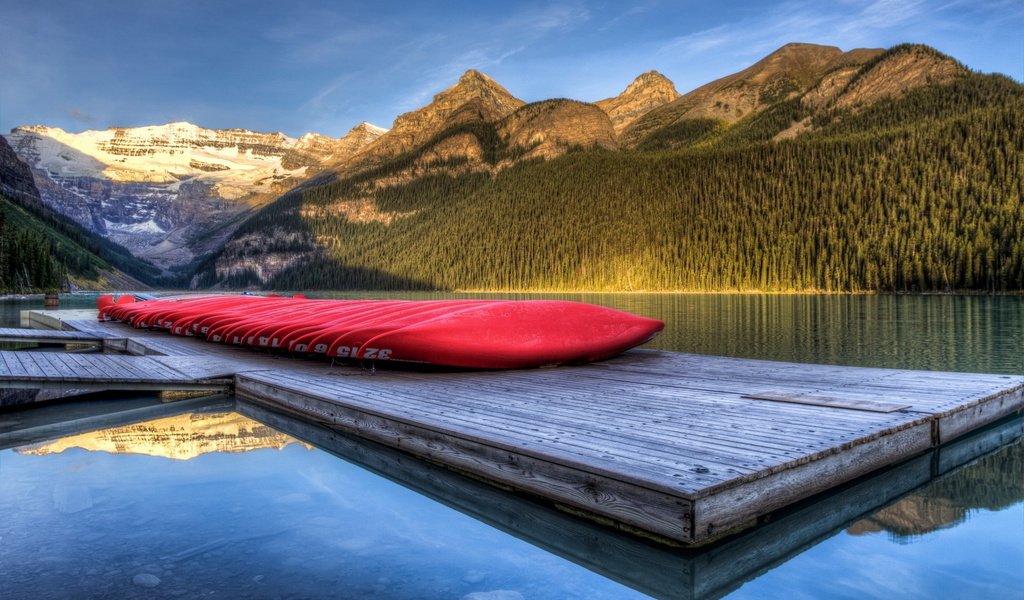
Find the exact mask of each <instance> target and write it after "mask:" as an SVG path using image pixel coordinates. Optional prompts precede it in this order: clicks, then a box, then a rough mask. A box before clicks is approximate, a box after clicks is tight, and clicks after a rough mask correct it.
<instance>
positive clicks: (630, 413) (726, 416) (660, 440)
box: [0, 311, 1024, 544]
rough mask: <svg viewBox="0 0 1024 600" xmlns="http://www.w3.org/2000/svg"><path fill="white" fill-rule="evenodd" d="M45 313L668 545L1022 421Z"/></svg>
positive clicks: (673, 374)
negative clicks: (431, 361)
mask: <svg viewBox="0 0 1024 600" xmlns="http://www.w3.org/2000/svg"><path fill="white" fill-rule="evenodd" d="M38 312H42V311H38ZM53 312H54V311H50V314H49V315H47V316H46V318H47V319H49V320H50V321H51V323H52V322H56V323H58V324H59V326H60V327H62V328H65V329H72V330H76V331H91V332H102V333H105V334H109V335H112V336H120V337H123V338H125V339H126V349H127V350H128V351H129V352H131V353H133V354H138V355H142V356H129V357H122V358H125V359H135V360H139V359H146V358H149V359H152V360H155V361H157V363H158V364H160V365H162V368H164V369H172V370H174V371H175V372H177V373H179V374H181V375H183V376H186V377H192V378H194V379H199V378H211V377H226V376H231V377H232V378H233V381H234V388H235V392H236V394H237V395H238V396H239V397H241V398H246V399H249V400H252V401H254V402H257V403H261V404H264V405H267V406H271V407H273V408H275V409H277V410H286V411H290V412H292V413H296V414H298V415H301V416H302V417H303V418H304V419H306V420H309V421H313V422H317V423H322V424H326V425H329V426H330V427H332V428H337V429H341V430H344V431H349V432H352V433H354V434H355V435H358V436H360V437H362V438H366V439H369V440H372V441H375V442H378V443H380V444H383V445H385V446H389V447H392V448H397V449H399V450H402V451H404V452H407V453H410V454H412V455H415V456H417V457H419V458H423V459H427V460H429V461H432V462H436V463H438V464H441V465H444V466H446V467H449V468H453V469H456V470H458V471H463V472H466V473H469V474H472V475H473V476H475V477H478V478H481V479H484V480H487V481H490V482H493V483H496V484H498V485H501V486H504V487H507V488H512V489H515V490H519V491H522V492H525V493H528V494H532V495H534V496H536V497H538V498H541V499H544V500H545V501H548V502H552V503H554V504H555V505H556V506H559V507H561V508H563V509H565V510H568V511H570V512H573V513H577V514H582V515H585V516H588V517H591V518H594V519H597V520H600V521H602V522H605V523H608V524H610V525H614V526H617V527H620V528H622V529H626V530H628V531H631V532H634V533H640V534H642V535H647V536H651V537H655V538H657V539H661V540H663V541H670V542H674V543H681V544H698V543H703V542H706V541H708V540H712V539H715V538H717V537H720V536H722V535H724V534H728V533H730V532H733V531H737V530H739V529H742V528H745V527H747V526H749V525H751V524H753V523H755V522H756V521H757V520H758V519H759V518H761V517H764V516H765V515H767V514H769V513H771V512H773V511H776V510H778V509H780V508H783V507H785V506H788V505H791V504H793V503H795V502H797V501H799V500H802V499H804V498H807V497H809V496H811V495H813V494H817V493H820V492H823V491H826V490H829V489H831V488H834V487H836V486H838V485H840V484H843V483H844V482H848V481H850V480H852V479H855V478H857V477H860V476H862V475H865V474H867V473H870V472H873V471H876V470H878V469H880V468H883V467H886V466H888V465H893V464H896V463H899V462H901V461H904V460H907V459H908V458H911V457H914V456H918V455H921V454H922V453H925V452H927V451H928V450H930V449H931V448H934V447H936V446H938V445H939V444H942V443H945V442H948V441H950V440H953V439H955V438H958V437H960V436H961V435H963V434H964V433H966V432H968V431H970V430H972V429H976V428H978V427H981V426H983V425H985V424H987V423H991V422H993V421H995V420H997V419H999V418H1001V417H1003V416H1006V415H1008V414H1010V413H1013V412H1015V411H1019V410H1021V408H1022V407H1024V377H1021V376H1007V375H980V374H969V373H943V372H920V371H907V370H892V369H866V368H854V367H838V366H828V365H807V364H793V363H780V362H769V361H758V360H746V359H735V358H722V357H711V356H699V355H690V354H679V353H670V352H657V351H642V350H641V351H632V352H629V353H626V354H625V355H623V356H621V357H618V358H615V359H612V360H609V361H605V362H602V363H599V364H594V365H588V366H583V367H563V368H558V369H540V370H529V371H502V372H429V373H424V372H413V371H400V370H378V371H376V372H375V373H373V372H371V371H367V370H365V369H363V368H360V367H333V368H332V367H329V366H327V365H326V363H321V362H317V361H312V360H303V359H290V358H281V357H277V356H273V355H271V354H268V353H266V352H259V351H253V350H249V349H244V348H238V347H230V346H224V345H220V344H213V343H207V342H204V341H202V340H199V339H195V338H180V337H172V336H169V335H167V334H166V333H163V332H143V331H139V330H133V329H131V328H129V327H126V326H124V325H121V324H116V323H97V322H96V321H95V320H88V319H87V318H85V317H83V316H82V314H81V311H78V312H76V313H71V314H68V315H59V314H53ZM55 312H57V313H60V312H62V311H55ZM42 319H43V317H35V316H34V315H29V317H28V320H29V321H30V322H33V323H40V322H41V320H42ZM18 354H19V355H20V354H23V353H18ZM97 358H105V357H97ZM167 359H174V360H177V361H179V362H177V363H167V362H166V360H167ZM132 364H133V365H137V366H141V363H132ZM49 375H50V376H51V377H53V378H54V379H55V380H61V379H64V380H66V376H62V375H61V373H60V371H58V370H56V368H55V369H54V371H52V372H51V373H50V374H49ZM140 376H141V374H140ZM34 381H35V382H36V383H37V384H38V383H40V382H41V380H34ZM76 381H77V380H76ZM0 385H4V384H2V383H0ZM76 385H77V383H76Z"/></svg>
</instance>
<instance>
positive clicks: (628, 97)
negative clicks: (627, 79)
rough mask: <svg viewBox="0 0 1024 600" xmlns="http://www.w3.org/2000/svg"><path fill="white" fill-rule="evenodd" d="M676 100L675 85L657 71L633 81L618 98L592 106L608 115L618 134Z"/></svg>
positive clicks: (677, 95)
mask: <svg viewBox="0 0 1024 600" xmlns="http://www.w3.org/2000/svg"><path fill="white" fill-rule="evenodd" d="M677 98H679V92H677V91H676V86H675V84H673V83H672V82H671V81H670V80H669V79H668V78H667V77H665V76H664V75H662V74H661V73H659V72H657V71H648V72H646V73H643V74H642V75H640V76H638V77H637V78H636V79H634V80H633V81H632V83H630V84H629V85H628V86H626V89H625V90H623V92H622V93H621V94H619V95H618V96H615V97H614V98H605V99H604V100H598V101H597V102H595V103H594V104H596V105H597V106H598V107H600V108H601V110H603V111H604V112H606V113H608V117H609V118H611V120H612V126H613V127H614V128H615V133H616V134H618V133H621V132H622V130H623V129H625V128H626V127H628V126H629V125H631V124H632V123H633V122H634V121H636V120H637V119H639V118H640V117H642V116H644V115H645V114H647V113H649V112H651V110H653V109H655V108H658V107H659V106H662V105H663V104H668V103H669V102H672V101H674V100H675V99H677Z"/></svg>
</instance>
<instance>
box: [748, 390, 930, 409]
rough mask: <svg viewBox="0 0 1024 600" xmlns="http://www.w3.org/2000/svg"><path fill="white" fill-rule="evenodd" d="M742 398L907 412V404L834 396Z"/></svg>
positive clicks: (757, 395)
mask: <svg viewBox="0 0 1024 600" xmlns="http://www.w3.org/2000/svg"><path fill="white" fill-rule="evenodd" d="M743 398H750V399H752V400H768V401H771V402H792V403H793V404H807V405H810V406H827V407H829V408H845V409H849V410H866V411H868V412H882V413H891V412H896V411H898V410H908V409H910V408H911V406H910V405H909V404H895V403H892V402H874V401H871V400H849V399H844V398H837V397H835V396H822V395H818V394H791V393H790V394H787V393H784V392H758V393H755V394H744V395H743Z"/></svg>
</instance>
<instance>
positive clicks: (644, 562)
mask: <svg viewBox="0 0 1024 600" xmlns="http://www.w3.org/2000/svg"><path fill="white" fill-rule="evenodd" d="M232 409H234V411H237V412H232ZM74 410H75V411H76V412H75V414H71V415H69V414H68V408H67V407H64V408H62V410H61V411H60V412H59V414H58V412H57V411H50V412H47V410H45V409H33V410H31V411H19V412H14V413H7V414H5V415H3V416H0V448H12V447H13V448H14V449H13V450H3V451H0V514H3V515H5V518H4V519H2V520H0V536H2V537H0V580H2V581H3V583H2V585H0V589H2V590H3V593H4V596H5V597H11V598H20V597H33V598H63V597H105V596H109V597H198V596H202V595H207V594H210V593H211V592H216V595H217V596H219V597H252V598H277V597H281V598H289V597H311V598H364V597H383V598H461V597H463V596H465V595H467V594H473V593H480V592H492V593H493V594H492V595H491V596H490V597H491V598H495V599H497V598H509V599H512V598H519V597H520V596H521V597H522V598H622V597H629V596H631V595H639V594H641V593H642V594H647V595H651V596H655V597H668V598H718V597H722V596H725V595H728V594H730V593H735V594H736V595H737V596H739V597H743V596H749V597H782V596H786V595H787V592H789V591H792V590H793V589H801V590H803V591H804V592H805V593H806V594H807V595H808V596H809V597H821V596H824V595H829V596H848V597H864V596H879V597H881V596H886V595H889V594H891V593H892V592H893V589H896V590H899V591H902V592H904V593H903V594H902V595H904V596H914V595H920V596H926V595H929V593H928V592H929V589H928V588H920V587H917V588H915V587H913V585H912V584H913V582H912V581H909V582H908V581H906V580H896V581H892V582H884V581H871V578H870V577H861V578H860V579H859V580H858V578H857V573H858V572H859V571H863V570H865V569H866V568H869V567H865V566H864V565H862V564H859V563H858V562H857V561H858V559H864V558H867V559H869V560H870V559H871V558H872V557H875V555H871V556H868V557H865V556H863V555H862V554H860V553H861V551H862V550H863V549H865V548H868V549H872V550H873V551H877V549H878V547H879V544H882V545H884V546H885V547H886V548H887V550H886V551H887V552H889V553H890V555H891V554H892V553H893V552H894V550H893V548H896V549H899V548H902V547H907V548H912V549H913V548H918V547H927V546H928V544H929V543H930V542H931V540H932V538H934V537H935V534H934V533H933V532H936V531H942V532H949V533H955V532H956V531H957V529H958V527H957V524H958V523H961V522H962V521H964V519H966V518H968V517H969V516H970V515H973V514H979V511H1002V513H999V514H1003V513H1006V512H1007V510H1006V509H1007V508H1008V507H1011V508H1012V511H1016V512H1021V508H1022V499H1024V489H1022V485H1024V479H1022V478H1024V476H1022V475H1021V473H1022V472H1024V444H1022V441H1021V436H1022V432H1024V420H1022V418H1021V417H1016V418H1014V419H1009V420H1004V421H1002V422H1000V423H998V424H996V425H995V426H993V427H989V428H987V429H985V430H983V431H980V432H978V433H976V434H974V435H971V436H969V437H967V438H963V439H961V440H959V441H957V442H954V443H952V444H948V445H946V446H944V447H941V448H939V449H936V450H934V451H932V452H930V453H928V454H925V455H922V456H920V457H918V458H916V459H914V460H911V461H909V462H907V463H904V464H902V465H899V466H897V467H894V468H891V469H888V470H886V471H884V472H882V473H880V474H877V475H875V476H872V477H869V478H865V479H862V480H860V481H857V482H854V483H853V484H851V485H848V486H845V487H843V488H841V489H839V490H836V491H834V492H833V493H831V494H830V495H828V496H825V497H821V498H817V499H815V500H814V501H811V502H806V503H804V504H802V505H799V506H797V507H794V508H792V509H790V510H788V511H785V512H783V513H778V514H776V515H773V516H772V518H771V519H770V520H769V521H768V522H766V523H762V524H760V525H759V526H757V527H754V528H752V529H751V530H749V531H748V532H746V533H745V534H742V535H739V536H736V537H734V538H731V539H727V540H723V541H721V542H719V543H717V544H714V545H712V546H709V547H706V548H703V549H698V550H681V549H672V548H667V547H664V546H659V545H656V544H651V543H647V542H645V541H643V540H640V539H637V538H634V537H632V536H630V535H626V534H623V533H620V532H617V531H614V530H612V529H608V528H605V527H601V526H597V525H593V524H590V523H589V522H586V521H583V520H580V519H578V518H576V517H574V516H572V515H568V514H566V513H564V512H561V511H559V510H557V509H555V508H553V507H550V506H547V505H542V504H538V503H536V502H534V501H532V500H530V499H528V498H525V497H521V496H519V495H516V494H513V493H508V492H504V491H501V490H498V489H496V488H493V487H491V486H488V485H485V484H482V483H480V482H477V481H474V480H471V479H467V478H464V477H462V476H460V475H457V474H455V473H453V472H451V471H448V470H446V469H443V468H439V467H436V466H433V465H430V464H427V463H424V462H422V461H419V460H417V459H415V458H412V457H409V456H406V455H404V454H402V453H400V452H397V451H394V450H390V449H388V448H383V447H381V446H378V445H375V444H372V443H367V442H365V441H361V440H356V439H353V438H351V437H349V436H346V435H344V434H341V433H338V432H335V431H332V430H329V429H325V428H321V427H318V426H315V425H311V424H309V423H307V422H305V421H302V420H299V419H295V418H293V417H290V416H286V415H282V414H279V413H276V412H271V411H268V410H266V409H264V408H262V407H259V406H255V405H251V404H247V403H238V404H237V406H236V405H234V404H232V403H230V402H226V401H225V400H223V399H213V400H193V401H186V402H178V403H168V404H161V403H159V402H152V401H150V402H145V401H127V400H126V401H121V404H120V405H116V404H112V403H110V402H106V403H94V404H92V405H83V406H78V407H76V408H75V409H74ZM316 448H319V449H322V450H324V451H325V452H319V451H316ZM332 455H333V456H332ZM334 456H338V457H341V458H342V459H344V461H339V460H337V459H336V458H334ZM168 459H174V460H168ZM353 465H358V466H359V467H363V468H357V467H355V466H353ZM371 472H372V473H371ZM373 473H376V474H377V475H382V476H383V477H378V476H376V475H374V474H373ZM389 480H390V481H389ZM396 483H397V484H400V486H401V487H399V486H398V485H395V484H396ZM403 488H407V489H403ZM428 498H430V499H433V500H436V501H437V502H432V501H430V500H428ZM442 505H446V506H447V507H450V508H454V509H455V510H449V509H448V508H445V506H442ZM460 513H461V514H460ZM980 514H988V513H980ZM466 515H468V517H467V516H466ZM469 517H472V518H469ZM969 525H970V524H969ZM1014 526H1015V527H1016V530H1014ZM1008 529H1009V531H1008V532H1006V533H1005V534H1004V537H1005V535H1011V536H1012V535H1017V536H1019V535H1020V533H1021V532H1020V519H1019V518H1018V519H1016V524H1015V525H1011V526H1010V527H1009V528H1008ZM972 536H977V533H973V534H972ZM890 538H891V539H892V540H895V541H896V542H898V543H897V544H893V543H892V542H891V541H890ZM999 540H1000V538H999V536H998V535H997V536H995V539H993V538H992V537H990V538H988V539H986V540H984V541H983V542H982V545H983V544H989V545H992V544H994V545H995V546H996V547H995V548H993V549H992V552H996V551H1001V550H1006V549H1005V548H1000V547H999ZM954 543H955V541H954ZM900 544H909V546H900ZM1020 551H1021V550H1020V545H1019V544H1018V545H1017V546H1016V547H1012V546H1011V547H1010V548H1009V556H1005V557H1004V559H1003V560H1004V561H1010V562H1002V563H1001V564H998V565H986V566H984V567H983V568H982V573H981V576H979V575H978V573H979V572H978V570H977V569H978V565H963V564H960V565H956V568H955V569H953V571H952V572H950V573H948V574H947V576H946V578H945V580H942V579H939V580H937V581H936V582H934V585H935V586H937V587H936V588H934V589H937V590H940V591H943V592H944V595H947V596H948V595H953V596H971V595H973V596H977V595H982V594H986V593H995V594H996V595H1005V594H999V592H1000V590H1002V591H1003V592H1009V591H1011V590H1013V589H1021V588H1020V587H1019V586H1018V585H1016V584H1017V583H1024V582H1021V581H1020V579H1021V577H1020V575H1019V574H1018V575H1014V574H1013V573H1015V572H1017V567H1014V564H1016V563H1015V562H1013V561H1015V560H1016V559H1019V558H1022V557H1020V556H1014V554H1013V553H1014V552H1017V553H1018V555H1019V553H1020ZM895 552H898V550H896V551H895ZM837 557H838V558H837ZM843 557H845V558H843ZM984 558H985V556H980V557H979V560H982V559H984ZM844 561H845V562H844ZM823 562H829V563H830V565H824V566H823V564H822V563H823ZM892 562H894V563H897V564H898V563H899V560H898V559H896V558H893V560H892ZM942 566H943V565H942V564H941V561H938V562H936V561H935V560H933V561H932V562H928V561H927V560H924V559H922V557H921V556H920V553H918V555H917V556H915V568H917V569H921V570H924V571H925V572H926V573H928V571H929V569H933V570H936V571H937V570H938V569H939V568H940V567H942ZM580 567H584V568H580ZM830 569H831V570H830ZM957 569H961V570H960V571H958V570H957ZM984 569H1001V571H1000V572H999V575H998V577H993V578H986V577H985V576H984V575H985V574H984V572H983V571H984ZM805 571H806V572H805ZM833 571H834V572H842V573H845V576H846V577H847V578H849V579H850V580H849V581H844V580H843V579H842V577H841V576H836V575H834V574H833ZM1003 571H1005V572H1003ZM962 573H968V574H973V575H964V576H961V574H962ZM928 574H929V575H931V573H928ZM1014 577H1017V579H1016V580H1015V579H1014ZM992 582H998V583H997V584H996V585H997V586H998V587H995V588H993V587H991V586H992ZM793 586H799V588H794V587H793ZM889 586H897V587H896V588H891V587H889ZM900 586H902V587H900ZM986 586H988V587H986ZM1007 586H1013V587H1007ZM470 597H471V598H472V596H470ZM482 597H484V598H486V597H488V596H482Z"/></svg>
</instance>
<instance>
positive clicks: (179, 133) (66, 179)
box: [6, 122, 383, 269]
mask: <svg viewBox="0 0 1024 600" xmlns="http://www.w3.org/2000/svg"><path fill="white" fill-rule="evenodd" d="M382 133H383V130H381V129H380V128H377V127H374V126H372V125H369V124H367V123H364V124H361V125H359V126H357V127H355V128H353V130H352V131H350V132H349V134H348V135H346V136H345V137H343V138H340V139H333V138H329V137H326V136H321V135H317V134H308V135H305V136H303V137H301V138H298V139H295V138H289V137H288V136H285V135H283V134H281V133H269V134H268V133H259V132H253V131H247V130H241V129H228V130H211V129H205V128H202V127H199V126H196V125H193V124H191V123H185V122H176V123H168V124H166V125H159V126H150V127H135V128H112V129H107V130H104V131H84V132H81V133H69V132H66V131H64V130H62V129H58V128H52V127H43V126H31V127H18V128H15V129H14V130H12V131H11V133H10V134H8V135H7V136H6V138H7V140H8V141H9V142H10V144H11V146H12V147H13V148H14V150H15V152H16V153H17V154H18V156H19V157H20V158H21V159H22V160H24V161H26V162H27V163H28V164H29V165H30V167H31V169H32V174H33V177H34V180H35V183H36V186H37V187H38V188H39V191H40V194H41V196H42V200H43V202H44V203H45V204H46V205H47V206H49V207H51V208H53V209H54V210H57V211H58V212H60V213H62V214H65V215H67V216H69V217H71V218H72V219H74V220H75V221H77V222H78V223H80V224H82V225H83V226H85V227H86V228H88V229H90V230H91V231H94V232H96V233H99V234H101V235H103V236H105V237H107V238H108V239H111V240H113V241H115V242H118V243H120V244H122V245H124V246H126V247H128V248H130V249H131V250H132V251H133V252H134V253H135V254H136V255H137V256H139V257H141V258H144V259H147V260H149V261H151V262H153V263H154V264H156V265H158V266H160V267H162V268H165V269H168V268H172V267H175V266H181V265H184V264H187V263H188V262H189V261H190V260H192V259H193V258H194V257H195V256H196V255H197V254H201V253H203V252H204V251H209V250H212V249H215V248H216V247H217V246H218V245H219V241H220V240H223V239H224V237H225V236H227V235H229V234H230V232H231V231H232V230H233V229H232V227H231V223H232V222H237V221H238V219H239V217H240V216H242V215H244V214H245V213H247V212H248V211H250V210H251V209H252V208H253V207H255V206H259V205H261V204H263V203H266V202H268V201H270V200H272V199H273V198H275V197H276V196H278V195H280V194H281V193H283V192H284V191H286V190H287V189H289V188H291V187H293V186H294V185H296V184H298V183H300V182H302V181H304V180H306V179H308V178H309V177H310V176H311V175H312V174H314V173H316V172H318V171H319V170H321V169H322V168H323V167H324V166H325V165H327V164H330V163H335V162H339V161H342V160H345V159H347V158H348V157H349V156H351V155H353V154H355V153H356V152H358V151H359V150H361V149H362V148H364V147H365V146H366V145H368V144H371V143H372V142H373V141H375V140H376V139H377V138H378V137H380V135H381V134H382Z"/></svg>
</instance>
